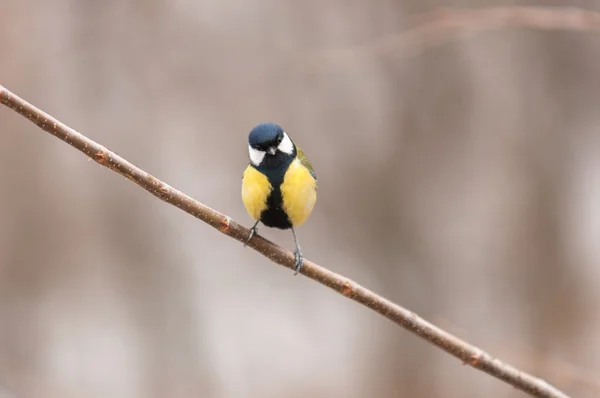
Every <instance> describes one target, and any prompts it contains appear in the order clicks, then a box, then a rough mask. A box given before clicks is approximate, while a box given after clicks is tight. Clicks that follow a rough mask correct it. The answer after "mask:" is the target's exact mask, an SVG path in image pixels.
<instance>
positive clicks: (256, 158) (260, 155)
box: [248, 145, 265, 166]
mask: <svg viewBox="0 0 600 398" xmlns="http://www.w3.org/2000/svg"><path fill="white" fill-rule="evenodd" d="M248 153H249V154H250V162H251V163H252V164H253V165H254V166H259V165H260V164H261V163H262V161H263V159H264V158H265V152H264V151H259V150H258V149H254V148H252V147H251V146H250V145H248Z"/></svg>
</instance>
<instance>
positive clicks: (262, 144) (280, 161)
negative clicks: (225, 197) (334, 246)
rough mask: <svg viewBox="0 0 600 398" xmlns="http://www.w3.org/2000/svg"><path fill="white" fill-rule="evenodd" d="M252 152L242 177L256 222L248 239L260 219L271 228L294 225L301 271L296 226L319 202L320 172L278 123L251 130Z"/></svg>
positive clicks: (246, 204) (246, 201)
mask: <svg viewBox="0 0 600 398" xmlns="http://www.w3.org/2000/svg"><path fill="white" fill-rule="evenodd" d="M248 152H249V155H250V164H249V165H248V167H247V168H246V170H245V171H244V176H243V177H242V201H243V202H244V207H245V208H246V211H247V212H248V214H249V215H250V217H252V219H254V220H255V223H254V225H253V226H252V228H251V229H250V236H249V237H248V241H247V242H250V239H252V237H253V236H254V235H255V234H256V232H257V227H258V223H259V222H262V223H263V224H264V225H265V226H267V227H271V228H279V229H290V228H291V229H292V234H293V235H294V243H295V244H296V250H295V251H294V259H295V263H294V270H295V271H296V273H295V274H297V273H298V272H299V271H300V269H301V268H302V263H303V257H302V251H301V250H300V245H299V244H298V238H297V237H296V230H295V229H294V228H295V227H298V226H300V225H302V224H303V223H304V222H305V221H306V219H307V218H308V216H309V215H310V213H311V212H312V210H313V207H314V206H315V202H316V201H317V176H316V175H315V172H314V170H313V168H312V165H311V164H310V161H309V160H308V158H307V157H306V156H305V155H304V152H302V151H301V150H300V148H298V147H297V146H296V145H295V144H294V142H293V141H292V140H291V139H290V137H289V136H288V135H287V133H286V132H285V131H284V130H283V128H281V126H279V125H277V124H275V123H261V124H259V125H257V126H256V127H254V128H253V129H252V130H251V131H250V134H249V135H248ZM247 242H246V244H247ZM295 274H294V275H295Z"/></svg>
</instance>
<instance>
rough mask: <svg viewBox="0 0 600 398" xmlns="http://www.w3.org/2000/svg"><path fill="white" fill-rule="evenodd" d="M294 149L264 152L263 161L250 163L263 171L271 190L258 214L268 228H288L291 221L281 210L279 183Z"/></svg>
mask: <svg viewBox="0 0 600 398" xmlns="http://www.w3.org/2000/svg"><path fill="white" fill-rule="evenodd" d="M295 152H296V151H295V150H294V153H292V154H291V155H288V154H287V153H283V152H280V151H277V152H276V153H275V155H269V154H266V155H265V157H264V159H263V161H262V162H261V163H260V165H258V166H254V165H252V167H254V168H255V169H257V170H258V171H260V172H261V173H263V174H264V175H265V176H266V177H267V179H268V180H269V183H270V184H271V187H272V190H271V193H270V194H269V196H268V197H267V207H266V209H265V210H263V212H262V213H261V215H260V221H261V222H262V223H263V224H264V225H266V226H267V227H270V228H279V229H289V228H291V227H292V223H291V221H290V219H289V217H288V215H287V214H286V212H285V211H284V210H283V197H282V196H281V184H282V183H283V177H284V176H285V172H286V171H287V169H288V167H290V164H292V162H293V161H294V158H295V157H296V153H295Z"/></svg>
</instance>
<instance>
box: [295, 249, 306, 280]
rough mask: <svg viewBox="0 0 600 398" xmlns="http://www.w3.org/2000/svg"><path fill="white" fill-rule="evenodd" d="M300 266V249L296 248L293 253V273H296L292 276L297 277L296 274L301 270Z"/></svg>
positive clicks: (302, 261) (301, 262)
mask: <svg viewBox="0 0 600 398" xmlns="http://www.w3.org/2000/svg"><path fill="white" fill-rule="evenodd" d="M302 265H304V258H303V257H302V252H301V251H300V248H298V249H296V251H294V271H296V272H295V273H294V276H296V275H298V272H300V269H302Z"/></svg>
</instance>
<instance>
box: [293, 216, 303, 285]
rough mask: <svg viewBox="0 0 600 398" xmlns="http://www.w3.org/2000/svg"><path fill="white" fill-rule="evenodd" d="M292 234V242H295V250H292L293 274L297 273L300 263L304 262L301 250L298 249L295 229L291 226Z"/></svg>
mask: <svg viewBox="0 0 600 398" xmlns="http://www.w3.org/2000/svg"><path fill="white" fill-rule="evenodd" d="M292 234H293V235H294V243H295V244H296V250H295V251H294V271H296V272H295V273H294V275H298V272H300V269H301V268H302V265H303V263H304V259H303V258H302V251H301V250H300V245H299V244H298V238H297V237H296V231H295V230H294V227H292Z"/></svg>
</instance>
